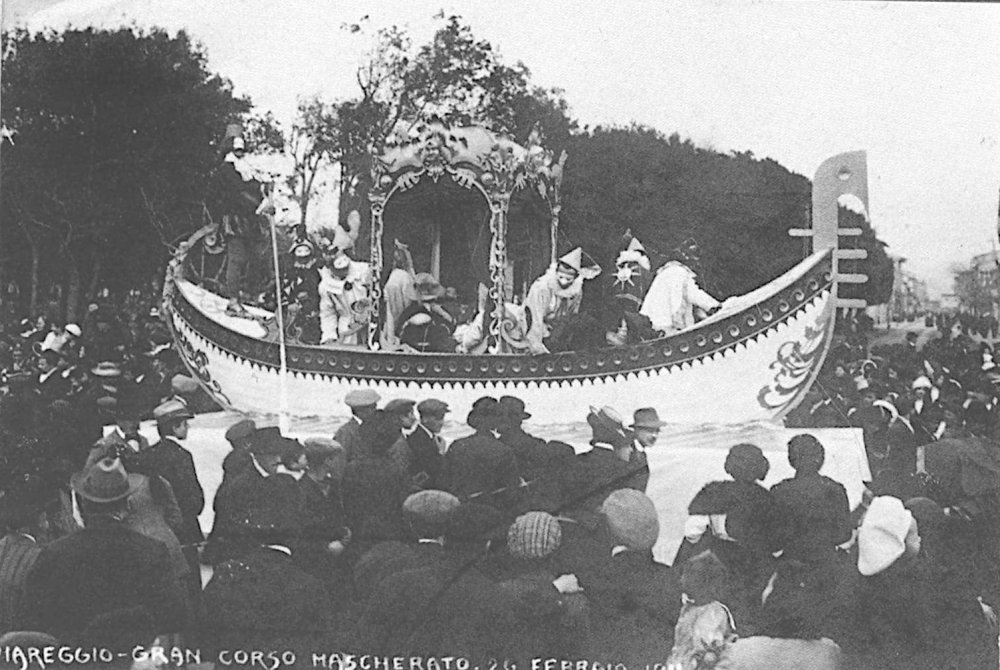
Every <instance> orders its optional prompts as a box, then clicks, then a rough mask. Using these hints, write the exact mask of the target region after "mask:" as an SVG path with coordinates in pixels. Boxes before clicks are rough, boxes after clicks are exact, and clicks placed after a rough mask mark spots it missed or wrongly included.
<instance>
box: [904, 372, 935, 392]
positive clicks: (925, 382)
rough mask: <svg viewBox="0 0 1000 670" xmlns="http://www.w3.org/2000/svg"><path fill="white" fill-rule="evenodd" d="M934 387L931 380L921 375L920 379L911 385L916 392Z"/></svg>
mask: <svg viewBox="0 0 1000 670" xmlns="http://www.w3.org/2000/svg"><path fill="white" fill-rule="evenodd" d="M932 386H934V385H933V384H931V380H930V379H928V378H927V377H925V376H924V375H920V376H919V377H917V378H916V379H914V380H913V384H911V385H910V388H912V389H913V390H914V391H916V390H917V389H929V388H931V387H932Z"/></svg>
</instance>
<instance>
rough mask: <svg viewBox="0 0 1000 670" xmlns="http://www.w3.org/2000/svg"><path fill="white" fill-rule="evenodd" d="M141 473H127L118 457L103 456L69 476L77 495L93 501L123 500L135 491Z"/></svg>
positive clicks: (140, 480)
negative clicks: (81, 470) (84, 468)
mask: <svg viewBox="0 0 1000 670" xmlns="http://www.w3.org/2000/svg"><path fill="white" fill-rule="evenodd" d="M141 482H142V475H137V474H132V475H130V474H128V473H127V472H125V466H124V465H122V462H121V459H119V458H104V459H101V460H100V461H98V462H97V463H94V464H93V465H92V466H90V467H89V468H87V469H86V470H84V471H83V472H78V473H76V474H75V475H73V476H72V477H70V482H69V483H70V486H71V487H72V488H73V490H74V491H76V493H77V495H79V496H80V497H81V498H84V499H85V500H89V501H91V502H95V503H112V502H115V501H118V500H124V499H125V498H128V497H129V496H130V495H132V494H133V493H135V491H136V490H137V489H138V488H139V484H140V483H141Z"/></svg>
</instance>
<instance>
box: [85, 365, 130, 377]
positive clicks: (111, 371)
mask: <svg viewBox="0 0 1000 670" xmlns="http://www.w3.org/2000/svg"><path fill="white" fill-rule="evenodd" d="M90 374H92V375H94V376H95V377H104V378H109V377H121V376H122V369H121V368H120V367H118V364H117V363H113V362H111V361H101V362H100V363H98V364H97V365H96V366H94V367H93V368H92V369H91V370H90Z"/></svg>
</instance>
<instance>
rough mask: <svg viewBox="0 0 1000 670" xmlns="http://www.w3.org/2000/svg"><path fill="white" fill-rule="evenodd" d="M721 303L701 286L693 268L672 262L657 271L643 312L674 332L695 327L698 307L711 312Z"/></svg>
mask: <svg viewBox="0 0 1000 670" xmlns="http://www.w3.org/2000/svg"><path fill="white" fill-rule="evenodd" d="M719 305H720V303H719V301H718V300H716V299H715V298H713V297H712V296H711V295H709V294H708V293H706V292H705V291H703V290H702V289H701V287H699V286H698V281H697V277H696V275H695V273H694V271H693V270H692V269H691V268H689V267H688V266H687V265H684V264H683V263H681V262H680V261H669V262H667V263H666V264H665V265H664V266H663V267H661V268H660V269H659V270H658V271H657V273H656V277H654V278H653V282H652V284H650V286H649V291H647V292H646V297H645V299H644V300H643V302H642V307H641V308H639V313H640V314H644V315H645V316H648V317H649V320H650V321H651V322H652V323H653V328H655V329H656V330H659V331H662V332H664V333H666V334H667V335H670V334H672V333H676V332H679V331H682V330H685V329H687V328H690V327H691V326H693V325H694V324H695V322H696V320H697V319H696V318H695V316H696V315H695V310H696V309H698V310H701V311H702V312H703V313H705V314H708V313H709V312H711V311H713V310H715V309H717V308H718V307H719Z"/></svg>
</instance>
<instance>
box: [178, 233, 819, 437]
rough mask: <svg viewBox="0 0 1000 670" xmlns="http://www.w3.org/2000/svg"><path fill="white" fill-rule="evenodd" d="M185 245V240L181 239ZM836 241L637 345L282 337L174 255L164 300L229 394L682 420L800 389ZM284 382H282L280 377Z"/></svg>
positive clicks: (304, 413)
mask: <svg viewBox="0 0 1000 670" xmlns="http://www.w3.org/2000/svg"><path fill="white" fill-rule="evenodd" d="M186 246H189V245H186ZM831 259H832V251H830V250H827V251H822V252H818V253H816V254H813V255H812V256H810V257H809V258H807V259H806V260H804V261H803V262H802V263H800V264H799V265H798V266H796V267H795V268H793V269H792V270H790V271H789V272H787V273H786V274H784V275H782V276H781V277H779V278H778V279H776V280H774V281H772V282H770V283H769V284H767V285H766V286H764V287H762V288H760V289H757V290H756V291H754V292H752V293H750V294H748V295H746V296H741V297H740V298H737V299H735V300H731V301H727V303H726V307H725V309H723V310H721V311H720V312H719V313H717V314H715V315H713V316H712V317H711V318H710V319H707V320H705V321H702V322H700V323H699V324H698V325H697V326H695V327H694V328H692V329H690V330H688V331H685V332H682V333H678V334H675V335H671V336H668V337H664V338H661V339H657V340H654V341H650V342H644V343H641V344H637V345H633V346H623V347H614V348H610V347H609V348H605V349H600V350H594V351H586V352H566V353H555V354H547V355H541V356H528V355H506V354H505V355H463V354H408V353H387V352H379V351H369V350H367V349H331V348H327V347H319V346H309V345H302V344H288V345H287V346H286V365H285V371H284V373H282V366H281V355H280V346H279V344H278V342H277V341H276V340H275V337H274V330H275V329H273V328H271V329H268V328H266V327H264V326H262V325H261V324H260V323H257V322H254V321H249V320H244V319H236V318H233V317H227V316H226V315H225V313H224V305H225V300H224V299H222V298H221V297H219V296H217V295H215V294H213V293H211V292H209V291H206V290H205V289H203V288H200V287H198V286H196V285H194V284H192V283H190V282H187V281H185V280H184V278H183V272H182V271H181V267H182V265H183V260H184V251H183V250H182V251H181V252H180V253H179V254H178V255H177V256H176V257H175V260H174V262H173V263H172V264H171V269H170V271H169V272H168V276H167V283H166V288H165V291H164V309H165V311H166V314H167V316H168V319H169V322H170V324H171V327H172V330H173V335H174V338H175V341H176V344H177V349H178V351H179V352H180V354H181V357H182V359H183V360H184V362H185V364H186V365H187V367H188V368H189V369H190V371H191V373H192V374H193V375H194V376H195V377H197V379H198V380H199V382H200V383H201V384H202V386H203V387H204V388H205V389H206V390H207V391H208V392H209V393H210V394H211V395H212V396H213V397H214V398H215V399H216V400H217V401H218V402H219V403H220V404H222V405H223V406H225V407H227V408H230V409H235V410H239V411H243V412H248V413H253V414H278V413H280V412H282V411H284V412H286V413H287V414H289V415H291V416H296V417H314V416H315V417H333V416H342V415H344V414H345V413H346V408H345V407H344V404H343V400H344V396H345V395H346V394H347V392H348V391H350V390H352V389H357V388H372V389H375V390H376V391H378V393H379V394H380V395H381V397H382V398H383V401H386V400H389V399H392V398H411V399H415V400H421V399H424V398H430V397H434V398H438V399H440V400H443V401H444V402H446V403H448V404H449V405H450V406H451V407H452V410H453V411H454V412H455V414H454V416H455V417H456V418H462V417H464V412H466V411H467V410H468V408H469V407H470V406H471V404H472V402H473V401H474V400H475V399H476V398H478V397H480V396H485V395H491V396H501V395H508V394H509V395H516V396H518V397H520V398H522V399H523V400H524V401H525V402H526V403H527V404H528V406H529V407H530V408H531V410H532V412H533V413H534V414H535V416H536V417H538V418H544V420H545V421H546V422H549V423H552V424H563V423H574V422H579V421H581V420H583V419H584V418H585V417H586V414H587V409H588V407H589V406H604V405H610V406H612V407H614V408H616V409H617V410H618V411H619V412H627V413H629V414H631V412H632V411H633V410H635V409H637V408H639V407H647V406H651V407H655V408H656V409H657V411H658V412H659V414H660V416H661V417H663V418H664V419H665V420H667V421H669V422H672V423H679V424H703V423H712V424H733V423H744V422H747V421H776V420H779V419H780V418H781V417H783V416H784V415H785V414H787V413H788V412H789V411H790V410H791V409H792V408H794V407H795V406H796V405H797V404H798V403H799V402H800V401H801V399H802V397H803V395H804V394H805V392H806V391H807V389H808V387H809V386H810V384H811V383H812V381H813V379H814V378H815V376H816V374H817V372H818V370H819V368H820V366H821V365H822V363H823V359H824V358H825V356H826V353H827V350H828V349H829V346H830V341H831V338H832V334H833V325H834V313H835V310H834V305H835V296H834V294H835V291H834V283H833V279H832V267H831V263H832V260H831ZM283 385H284V387H283Z"/></svg>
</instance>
